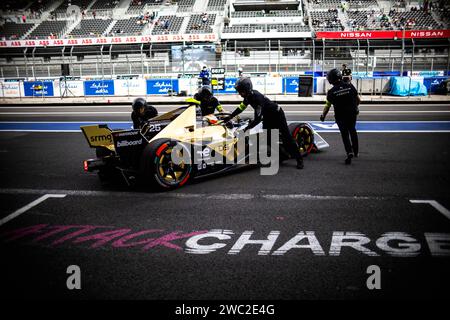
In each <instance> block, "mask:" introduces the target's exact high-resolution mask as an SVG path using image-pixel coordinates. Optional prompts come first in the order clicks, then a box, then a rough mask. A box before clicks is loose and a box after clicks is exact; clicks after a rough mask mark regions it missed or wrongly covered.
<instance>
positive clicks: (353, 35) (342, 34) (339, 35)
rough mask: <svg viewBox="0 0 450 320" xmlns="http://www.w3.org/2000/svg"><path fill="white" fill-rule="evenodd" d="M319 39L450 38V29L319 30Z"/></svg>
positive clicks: (317, 34) (317, 35)
mask: <svg viewBox="0 0 450 320" xmlns="http://www.w3.org/2000/svg"><path fill="white" fill-rule="evenodd" d="M316 38H317V39H395V38H398V39H401V38H405V39H434V38H450V30H405V31H404V33H403V31H402V30H368V31H319V32H316Z"/></svg>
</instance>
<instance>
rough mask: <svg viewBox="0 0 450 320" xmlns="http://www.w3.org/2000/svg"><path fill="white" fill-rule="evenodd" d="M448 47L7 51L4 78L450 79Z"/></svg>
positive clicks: (234, 44) (414, 43) (240, 45)
mask: <svg viewBox="0 0 450 320" xmlns="http://www.w3.org/2000/svg"><path fill="white" fill-rule="evenodd" d="M449 52H450V50H449V41H448V39H439V40H433V41H431V40H425V39H402V40H390V41H386V40H324V39H308V40H301V41H294V40H265V41H252V42H249V41H241V40H227V41H224V42H222V43H215V44H211V43H209V44H198V43H187V42H184V43H174V44H152V43H143V44H135V45H122V44H117V45H116V44H108V45H98V46H85V47H70V46H66V47H53V48H50V47H49V48H37V49H36V48H34V49H33V48H28V49H23V48H22V49H20V48H13V49H5V50H1V51H0V77H2V78H14V77H16V78H21V77H27V78H30V77H31V78H40V77H58V76H60V75H61V64H64V63H65V64H67V63H68V64H70V74H71V75H73V76H78V77H102V78H104V79H111V78H113V77H114V76H116V75H129V74H133V75H144V74H150V75H155V74H157V75H159V76H161V77H164V76H166V77H167V76H168V77H173V76H177V75H182V76H184V75H185V74H187V73H192V72H198V71H199V70H200V69H201V68H202V66H203V65H206V66H208V67H222V68H224V69H225V71H226V72H227V73H234V75H235V76H237V73H238V68H242V69H243V70H244V73H248V74H254V73H267V74H273V73H277V74H279V75H289V74H296V73H299V72H305V71H312V72H315V71H324V70H329V69H331V68H335V67H338V68H340V67H341V65H342V64H343V63H346V64H347V65H348V67H350V68H351V69H352V71H353V72H354V73H360V72H365V73H370V72H379V71H391V72H392V71H400V74H403V72H404V71H410V72H414V71H416V70H417V71H446V70H449V69H450V68H449V65H450V54H449Z"/></svg>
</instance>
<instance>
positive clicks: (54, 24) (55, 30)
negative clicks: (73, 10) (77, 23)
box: [26, 21, 67, 39]
mask: <svg viewBox="0 0 450 320" xmlns="http://www.w3.org/2000/svg"><path fill="white" fill-rule="evenodd" d="M66 28H67V21H43V22H42V23H40V24H39V25H38V26H37V27H36V28H35V29H34V30H33V31H32V32H31V33H30V34H29V35H28V36H26V38H27V39H48V38H49V37H51V36H52V35H53V36H54V37H56V38H61V37H62V36H63V34H64V32H65V31H66Z"/></svg>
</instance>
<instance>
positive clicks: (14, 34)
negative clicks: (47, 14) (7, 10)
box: [0, 22, 34, 40]
mask: <svg viewBox="0 0 450 320" xmlns="http://www.w3.org/2000/svg"><path fill="white" fill-rule="evenodd" d="M33 26H34V24H33V23H15V22H6V23H5V24H4V25H2V26H0V37H1V38H2V39H5V40H17V39H20V38H22V37H23V36H24V35H25V34H26V33H27V32H28V31H30V29H31V28H32V27H33Z"/></svg>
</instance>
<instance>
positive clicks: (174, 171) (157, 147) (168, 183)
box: [140, 139, 192, 190]
mask: <svg viewBox="0 0 450 320" xmlns="http://www.w3.org/2000/svg"><path fill="white" fill-rule="evenodd" d="M174 148H175V150H174ZM172 152H174V153H172ZM174 156H177V159H175V158H174ZM178 159H181V160H182V161H178ZM190 159H191V157H190V150H188V148H187V146H186V145H184V144H182V143H180V142H179V141H172V140H169V139H159V140H156V141H154V142H152V143H150V144H149V145H148V146H146V147H145V149H144V152H143V153H142V157H141V166H140V167H141V168H140V169H141V172H142V176H143V178H144V182H146V183H147V184H149V185H151V186H154V187H156V188H158V189H162V190H171V189H176V188H179V187H181V186H183V185H184V184H185V183H186V182H187V181H188V180H189V178H190V176H191V172H192V164H191V161H190Z"/></svg>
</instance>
